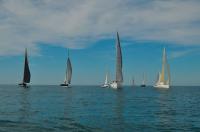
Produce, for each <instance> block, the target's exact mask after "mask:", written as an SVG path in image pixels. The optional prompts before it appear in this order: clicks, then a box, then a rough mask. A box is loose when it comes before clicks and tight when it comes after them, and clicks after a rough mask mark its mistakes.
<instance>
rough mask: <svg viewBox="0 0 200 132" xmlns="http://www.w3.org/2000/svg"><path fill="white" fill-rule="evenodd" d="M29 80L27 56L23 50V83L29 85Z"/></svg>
mask: <svg viewBox="0 0 200 132" xmlns="http://www.w3.org/2000/svg"><path fill="white" fill-rule="evenodd" d="M30 79H31V73H30V69H29V64H28V54H27V49H25V60H24V77H23V83H30Z"/></svg>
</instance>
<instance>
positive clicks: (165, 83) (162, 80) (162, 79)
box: [154, 48, 170, 88]
mask: <svg viewBox="0 0 200 132" xmlns="http://www.w3.org/2000/svg"><path fill="white" fill-rule="evenodd" d="M166 70H167V80H166V75H165V71H166ZM169 86H170V69H169V64H168V63H167V57H166V51H165V48H164V49H163V58H162V71H161V73H159V79H158V81H157V83H156V85H155V86H154V87H158V88H169Z"/></svg>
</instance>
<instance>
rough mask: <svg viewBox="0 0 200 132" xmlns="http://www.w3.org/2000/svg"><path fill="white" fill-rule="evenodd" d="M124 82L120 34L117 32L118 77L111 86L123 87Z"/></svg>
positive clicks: (115, 87)
mask: <svg viewBox="0 0 200 132" xmlns="http://www.w3.org/2000/svg"><path fill="white" fill-rule="evenodd" d="M122 83H123V75H122V51H121V45H120V39H119V34H118V32H117V43H116V79H115V81H113V82H112V83H111V84H110V86H111V88H114V89H118V88H121V86H122Z"/></svg>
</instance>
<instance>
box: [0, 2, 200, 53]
mask: <svg viewBox="0 0 200 132" xmlns="http://www.w3.org/2000/svg"><path fill="white" fill-rule="evenodd" d="M199 13H200V1H199V0H190V1H186V0H176V1H162V0H160V1H148V0H135V1H132V0H73V1H71V0H0V55H8V54H11V55H15V54H20V53H22V52H23V51H24V47H29V48H31V49H32V51H33V52H34V53H37V52H38V47H37V44H38V42H43V43H46V44H48V43H49V44H55V45H59V46H65V47H70V48H84V47H87V46H89V45H90V44H92V43H93V42H95V41H99V40H101V39H107V38H113V37H114V35H115V32H116V31H120V35H121V36H122V37H123V38H126V39H129V40H138V41H141V40H142V41H149V40H150V41H166V42H169V43H176V44H183V45H199V44H200V43H199V42H200V24H199V23H200V15H199Z"/></svg>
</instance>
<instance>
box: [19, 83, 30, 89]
mask: <svg viewBox="0 0 200 132" xmlns="http://www.w3.org/2000/svg"><path fill="white" fill-rule="evenodd" d="M19 86H20V87H24V88H28V85H27V84H26V83H20V84H19Z"/></svg>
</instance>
